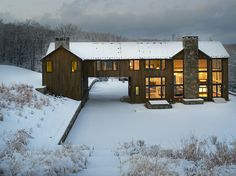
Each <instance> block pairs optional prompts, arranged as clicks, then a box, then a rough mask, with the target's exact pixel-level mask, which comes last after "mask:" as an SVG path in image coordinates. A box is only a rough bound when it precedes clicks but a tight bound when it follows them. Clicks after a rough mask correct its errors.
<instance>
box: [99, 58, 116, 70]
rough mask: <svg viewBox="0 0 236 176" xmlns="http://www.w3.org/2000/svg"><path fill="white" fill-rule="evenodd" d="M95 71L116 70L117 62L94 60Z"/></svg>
mask: <svg viewBox="0 0 236 176" xmlns="http://www.w3.org/2000/svg"><path fill="white" fill-rule="evenodd" d="M96 68H97V71H101V70H102V71H116V70H118V62H117V61H111V60H107V61H97V62H96Z"/></svg>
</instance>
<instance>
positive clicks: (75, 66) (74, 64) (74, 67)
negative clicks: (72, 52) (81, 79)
mask: <svg viewBox="0 0 236 176" xmlns="http://www.w3.org/2000/svg"><path fill="white" fill-rule="evenodd" d="M77 70H78V62H77V61H72V62H71V72H72V73H74V72H77Z"/></svg>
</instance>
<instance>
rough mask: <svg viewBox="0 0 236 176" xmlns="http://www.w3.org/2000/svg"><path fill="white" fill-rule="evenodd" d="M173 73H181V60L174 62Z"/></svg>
mask: <svg viewBox="0 0 236 176" xmlns="http://www.w3.org/2000/svg"><path fill="white" fill-rule="evenodd" d="M174 71H183V60H178V59H176V60H174Z"/></svg>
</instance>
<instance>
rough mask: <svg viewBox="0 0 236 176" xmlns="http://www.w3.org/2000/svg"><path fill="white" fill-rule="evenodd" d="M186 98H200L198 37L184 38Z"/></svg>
mask: <svg viewBox="0 0 236 176" xmlns="http://www.w3.org/2000/svg"><path fill="white" fill-rule="evenodd" d="M183 47H184V98H186V99H193V98H198V58H199V56H198V37H197V36H186V37H183Z"/></svg>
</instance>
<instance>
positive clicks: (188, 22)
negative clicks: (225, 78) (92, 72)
mask: <svg viewBox="0 0 236 176" xmlns="http://www.w3.org/2000/svg"><path fill="white" fill-rule="evenodd" d="M0 18H3V19H6V20H11V21H12V20H15V19H17V20H25V19H36V20H37V21H39V22H41V23H44V24H51V25H56V24H60V23H73V24H76V25H78V26H79V27H80V28H82V29H83V30H86V31H96V32H110V33H114V34H119V35H123V36H127V37H131V38H158V39H170V38H171V36H172V35H173V34H175V35H180V36H182V35H188V34H191V35H199V36H200V39H203V40H208V39H209V38H211V39H214V40H220V41H222V42H224V43H236V0H0Z"/></svg>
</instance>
